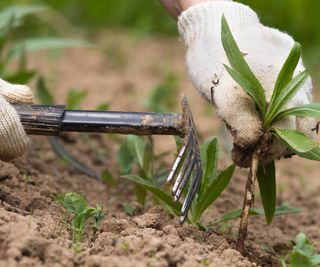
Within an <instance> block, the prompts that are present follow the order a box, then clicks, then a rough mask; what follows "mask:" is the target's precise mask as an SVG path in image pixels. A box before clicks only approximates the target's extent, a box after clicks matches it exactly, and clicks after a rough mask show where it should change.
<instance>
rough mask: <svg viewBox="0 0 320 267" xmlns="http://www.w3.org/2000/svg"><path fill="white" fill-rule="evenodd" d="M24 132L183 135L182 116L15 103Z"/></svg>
mask: <svg viewBox="0 0 320 267" xmlns="http://www.w3.org/2000/svg"><path fill="white" fill-rule="evenodd" d="M15 108H16V110H17V112H18V115H19V117H20V120H21V122H22V124H23V127H24V129H25V131H26V132H27V134H30V135H51V136H57V135H60V133H62V132H94V133H119V134H135V135H178V136H184V130H185V128H184V122H183V118H182V115H180V114H175V113H145V112H118V111H90V110H89V111H86V110H65V109H64V106H44V105H15Z"/></svg>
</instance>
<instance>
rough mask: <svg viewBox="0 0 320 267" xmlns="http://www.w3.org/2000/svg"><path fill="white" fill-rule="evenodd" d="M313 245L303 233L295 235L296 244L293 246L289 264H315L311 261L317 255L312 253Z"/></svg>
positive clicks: (306, 266) (309, 266) (307, 266)
mask: <svg viewBox="0 0 320 267" xmlns="http://www.w3.org/2000/svg"><path fill="white" fill-rule="evenodd" d="M314 252H315V249H314V247H313V246H312V244H311V242H310V241H309V239H308V238H307V236H306V235H305V234H304V233H299V234H298V235H297V237H296V245H295V246H294V247H293V250H292V253H291V259H290V266H292V267H312V266H315V264H314V262H313V261H312V260H313V259H315V263H316V260H317V257H318V256H319V255H314V256H313V253H314Z"/></svg>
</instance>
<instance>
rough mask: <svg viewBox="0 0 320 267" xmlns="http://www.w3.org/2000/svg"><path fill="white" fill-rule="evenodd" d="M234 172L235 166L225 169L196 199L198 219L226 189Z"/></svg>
mask: <svg viewBox="0 0 320 267" xmlns="http://www.w3.org/2000/svg"><path fill="white" fill-rule="evenodd" d="M234 170H235V165H230V166H229V167H228V168H227V169H225V170H224V171H222V172H221V173H220V174H219V175H218V177H216V179H215V180H214V181H212V182H211V183H210V185H209V187H208V188H206V190H205V191H204V192H202V194H201V195H200V196H199V197H198V200H197V203H198V207H197V209H196V212H197V216H195V218H197V219H198V218H200V216H201V214H202V213H203V212H204V211H205V210H206V209H207V208H208V207H209V206H210V205H211V204H212V203H213V202H214V201H215V200H216V199H217V198H218V197H219V196H220V194H221V193H222V192H223V190H224V189H225V188H226V187H227V185H228V184H229V182H230V179H231V177H232V175H233V172H234Z"/></svg>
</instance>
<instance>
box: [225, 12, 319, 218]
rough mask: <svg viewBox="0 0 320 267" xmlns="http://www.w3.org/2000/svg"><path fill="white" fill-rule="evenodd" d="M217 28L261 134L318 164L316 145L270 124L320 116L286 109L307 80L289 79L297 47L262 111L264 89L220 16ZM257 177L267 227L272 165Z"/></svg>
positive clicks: (302, 76) (312, 110)
mask: <svg viewBox="0 0 320 267" xmlns="http://www.w3.org/2000/svg"><path fill="white" fill-rule="evenodd" d="M221 25H222V26H221V27H222V28H221V39H222V43H223V47H224V50H225V52H226V54H227V57H228V59H229V63H230V65H231V67H232V68H230V67H228V66H225V67H226V70H227V71H228V72H229V74H230V76H231V77H232V78H233V79H234V80H235V81H236V82H237V83H238V84H239V86H240V87H242V88H243V90H245V91H246V92H247V94H248V95H249V96H250V97H251V98H252V99H253V101H255V103H256V105H257V106H258V107H259V112H260V117H261V119H262V122H263V125H264V131H265V132H271V133H273V135H274V136H275V137H276V138H278V139H279V140H281V141H282V142H283V143H284V144H285V145H286V146H287V147H288V148H289V149H291V150H292V151H293V152H294V153H296V154H297V155H299V156H301V157H304V158H308V159H312V160H318V161H319V160H320V147H319V144H318V143H317V142H315V141H314V140H312V139H311V138H309V137H307V136H306V135H304V134H302V133H300V132H298V131H294V130H285V129H277V128H275V127H273V126H272V125H273V123H274V122H276V121H277V120H279V119H280V118H283V117H284V116H288V115H299V116H307V117H318V116H319V114H320V113H319V112H318V110H319V107H320V105H319V104H311V105H304V106H298V107H294V108H291V109H286V106H287V105H288V103H289V102H290V100H292V98H293V97H294V96H295V95H296V94H297V92H298V91H299V90H300V89H301V87H302V86H303V85H304V84H305V82H306V81H307V79H308V72H307V71H303V72H301V73H299V74H298V75H297V76H295V77H293V74H294V71H295V69H296V67H297V64H298V62H299V60H300V56H301V46H300V45H299V44H298V43H296V44H294V46H293V48H292V49H291V52H290V54H289V56H288V58H287V60H286V61H285V63H284V65H283V67H282V69H281V71H280V73H279V75H278V78H277V81H276V84H275V87H274V90H273V93H272V96H271V100H270V104H269V105H268V107H267V109H265V107H266V106H267V105H266V102H265V101H266V99H265V95H264V89H263V88H262V86H261V84H260V83H259V82H258V79H257V78H256V77H255V75H254V74H253V73H252V71H251V70H250V67H249V66H248V64H247V63H246V62H245V60H244V58H243V55H242V53H241V52H240V49H239V47H238V46H237V43H236V41H235V40H234V38H233V36H232V33H231V31H230V28H229V26H228V23H227V21H226V19H225V17H224V16H223V17H222V20H221ZM257 176H258V181H259V187H260V192H261V197H262V203H263V207H264V211H265V216H266V220H267V222H268V224H270V223H271V222H272V218H273V216H274V213H275V205H276V177H275V167H274V163H273V162H272V163H270V164H269V165H267V166H261V167H259V170H258V173H257Z"/></svg>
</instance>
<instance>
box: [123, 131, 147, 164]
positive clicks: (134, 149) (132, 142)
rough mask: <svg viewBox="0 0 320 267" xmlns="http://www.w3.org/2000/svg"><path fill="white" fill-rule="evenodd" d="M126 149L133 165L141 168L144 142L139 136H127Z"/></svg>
mask: <svg viewBox="0 0 320 267" xmlns="http://www.w3.org/2000/svg"><path fill="white" fill-rule="evenodd" d="M127 143H128V149H129V151H130V153H131V155H132V156H133V158H134V160H135V163H136V164H138V165H139V167H140V168H143V163H144V162H143V160H144V150H145V142H144V139H143V138H142V137H140V136H135V135H128V137H127Z"/></svg>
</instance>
